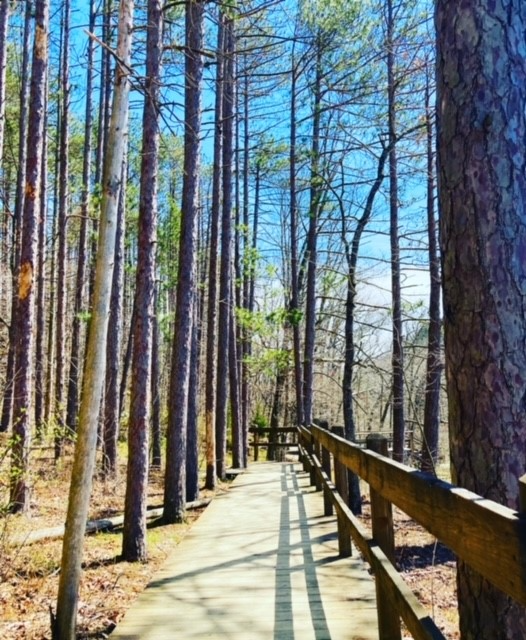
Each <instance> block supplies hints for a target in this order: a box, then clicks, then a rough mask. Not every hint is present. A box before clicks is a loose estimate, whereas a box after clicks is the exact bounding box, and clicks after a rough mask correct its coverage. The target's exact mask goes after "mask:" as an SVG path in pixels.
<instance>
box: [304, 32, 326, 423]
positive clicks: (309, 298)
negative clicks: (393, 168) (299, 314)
mask: <svg viewBox="0 0 526 640" xmlns="http://www.w3.org/2000/svg"><path fill="white" fill-rule="evenodd" d="M316 46H317V51H316V70H315V73H316V76H315V80H314V88H313V99H314V113H313V120H312V149H311V167H310V172H311V175H310V204H309V227H308V232H307V260H308V265H307V281H306V299H305V346H304V356H303V414H304V415H303V420H304V422H305V424H307V425H310V424H312V421H313V384H314V346H315V339H316V269H317V244H318V220H319V213H320V211H319V209H320V195H321V194H320V184H319V179H320V176H319V162H320V158H319V155H320V119H321V73H322V71H321V55H322V51H321V43H320V42H319V39H318V42H317V45H316Z"/></svg>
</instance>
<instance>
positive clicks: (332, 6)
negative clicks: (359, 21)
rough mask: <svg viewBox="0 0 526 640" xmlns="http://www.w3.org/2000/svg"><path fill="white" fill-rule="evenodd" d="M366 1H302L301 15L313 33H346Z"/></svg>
mask: <svg viewBox="0 0 526 640" xmlns="http://www.w3.org/2000/svg"><path fill="white" fill-rule="evenodd" d="M364 2H365V4H366V3H367V2H366V0H362V1H361V2H357V1H356V0H346V2H341V0H300V3H299V5H300V14H301V16H302V19H303V21H304V23H305V24H306V25H307V27H309V29H310V30H311V31H313V32H322V33H326V34H328V33H344V32H345V31H346V30H347V29H348V27H349V25H350V24H352V21H353V20H354V18H355V17H356V15H357V14H358V12H359V11H360V8H361V7H363V5H364Z"/></svg>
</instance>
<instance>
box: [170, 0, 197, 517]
mask: <svg viewBox="0 0 526 640" xmlns="http://www.w3.org/2000/svg"><path fill="white" fill-rule="evenodd" d="M204 6H205V4H204V2H203V0H190V2H188V3H187V5H186V23H185V24H186V49H187V51H186V58H185V140H184V177H183V199H182V207H181V237H180V241H179V243H180V244H179V264H178V267H179V268H178V278H177V306H176V310H175V332H174V342H173V352H172V371H171V380H170V406H169V415H168V420H169V422H168V431H167V436H166V475H165V489H164V513H163V519H164V521H165V522H181V521H182V520H183V518H184V513H185V510H186V447H187V438H186V435H187V429H188V394H189V393H194V392H195V391H194V389H190V377H191V376H190V373H191V369H192V331H193V330H194V327H193V324H194V305H195V304H196V292H195V289H196V284H197V255H196V254H197V230H198V224H197V222H198V214H199V176H200V157H199V156H200V130H201V79H202V76H203V59H202V55H201V52H202V50H203V39H204Z"/></svg>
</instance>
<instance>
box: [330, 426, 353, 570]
mask: <svg viewBox="0 0 526 640" xmlns="http://www.w3.org/2000/svg"><path fill="white" fill-rule="evenodd" d="M331 431H332V432H333V433H334V435H336V436H340V437H341V438H343V437H344V435H345V434H344V429H343V427H335V426H333V427H332V428H331ZM334 484H335V485H336V490H337V491H338V493H339V494H340V496H341V497H342V499H343V501H344V502H345V504H349V483H348V482H347V467H346V466H345V465H344V464H343V462H340V461H339V460H338V459H337V457H336V456H334ZM337 519H338V550H339V552H340V556H341V557H342V558H348V557H349V556H352V543H351V527H350V525H349V521H348V520H347V518H345V517H343V516H342V515H341V514H340V512H339V511H338V510H337Z"/></svg>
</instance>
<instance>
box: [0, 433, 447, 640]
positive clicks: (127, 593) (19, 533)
mask: <svg viewBox="0 0 526 640" xmlns="http://www.w3.org/2000/svg"><path fill="white" fill-rule="evenodd" d="M1 444H2V443H0V446H1ZM46 454H47V455H46ZM52 454H53V452H52V451H50V450H42V451H41V452H40V454H39V455H40V459H38V458H37V460H38V462H36V464H34V473H33V494H32V501H31V513H30V515H29V516H21V515H16V516H9V515H2V516H0V637H1V638H2V639H3V640H22V639H24V640H47V639H49V638H50V637H51V635H50V611H52V610H54V609H55V605H56V594H57V589H58V573H59V567H60V555H61V549H62V541H61V539H48V540H42V541H39V542H36V543H33V544H24V543H17V544H15V545H13V544H12V542H11V543H10V542H9V540H10V539H11V540H13V538H16V539H17V540H20V539H21V538H24V536H28V535H30V534H31V533H32V532H34V531H37V530H41V529H45V528H48V527H53V526H57V525H59V524H61V523H63V522H64V521H65V513H66V507H67V495H68V482H69V473H70V468H71V467H70V465H71V459H70V457H65V458H64V460H63V461H61V462H60V463H59V464H58V465H55V463H54V461H53V460H52ZM1 462H2V461H1V459H0V500H1V502H0V505H1V504H5V502H4V497H5V490H6V483H5V481H4V480H5V478H6V475H5V469H2V464H1ZM4 463H5V460H4ZM3 472H4V473H3ZM124 490H125V469H124V467H123V468H121V469H120V473H119V475H118V478H117V479H116V480H112V481H104V480H102V479H101V478H98V477H97V478H95V481H94V487H93V494H92V500H91V507H90V514H89V518H90V519H91V520H95V519H100V518H109V517H112V516H114V515H116V514H119V513H121V512H122V504H123V500H124ZM226 490H228V484H224V485H220V486H219V489H218V491H226ZM201 497H209V496H206V495H202V496H201ZM161 502H162V477H161V474H160V473H159V472H155V471H154V472H152V474H151V482H150V489H149V501H148V503H149V505H150V504H151V505H156V506H159V505H160V503H161ZM201 511H202V510H196V511H190V512H188V520H187V522H186V523H185V524H182V525H170V526H157V527H156V526H155V524H152V525H151V526H150V527H149V529H148V553H149V559H148V562H147V563H127V562H123V561H122V560H121V559H120V558H119V555H120V553H121V540H122V537H121V531H120V530H119V529H118V528H115V529H113V530H112V531H109V532H105V533H101V532H99V533H97V534H94V535H89V536H87V537H86V543H85V548H84V561H83V575H82V582H81V590H80V594H81V595H80V602H79V615H78V625H79V627H78V628H79V634H78V638H86V639H87V638H92V639H102V638H107V637H108V636H109V634H110V633H111V631H112V630H113V629H114V627H115V625H116V624H117V622H118V621H119V620H120V618H122V616H123V615H124V612H125V611H126V609H127V608H128V607H129V606H130V605H131V603H132V602H133V600H134V599H135V598H136V597H137V595H138V594H139V593H140V592H141V591H142V590H143V589H144V588H145V587H146V585H147V584H148V582H149V581H150V580H151V579H152V576H153V575H154V573H155V572H156V571H157V570H158V569H159V568H160V566H161V565H162V563H163V562H164V560H165V559H166V557H167V555H168V554H169V553H170V552H171V550H172V549H173V546H174V544H177V543H178V542H179V541H180V540H181V539H182V538H183V537H184V535H185V533H186V532H187V531H188V529H189V528H190V527H191V525H192V522H193V521H194V520H195V519H196V518H197V517H199V514H200V513H201ZM365 514H367V508H366V509H365ZM364 520H365V521H366V520H367V515H365V516H364ZM395 521H396V525H397V528H396V545H397V562H398V566H399V569H400V570H401V571H402V574H403V576H404V579H405V580H406V582H407V583H408V585H409V586H410V587H411V589H412V590H413V591H414V592H415V594H416V595H417V596H418V598H419V599H420V601H421V602H422V603H423V604H424V606H425V607H426V609H427V611H428V612H429V613H430V615H431V616H432V617H433V618H434V619H435V621H436V622H437V624H438V626H439V627H440V628H441V629H442V632H443V633H444V635H445V636H446V637H447V638H449V639H452V640H453V639H456V638H458V637H459V635H458V619H457V612H456V611H457V610H456V598H455V561H454V557H453V555H452V554H451V552H449V551H448V550H447V549H446V548H444V547H443V546H442V545H440V544H436V543H435V540H434V539H433V538H432V536H431V535H430V534H428V533H427V532H426V531H424V530H423V529H422V528H421V527H419V526H418V525H416V524H415V523H414V522H413V521H412V520H410V519H409V518H408V517H407V516H405V514H403V513H402V512H399V511H397V510H395Z"/></svg>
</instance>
